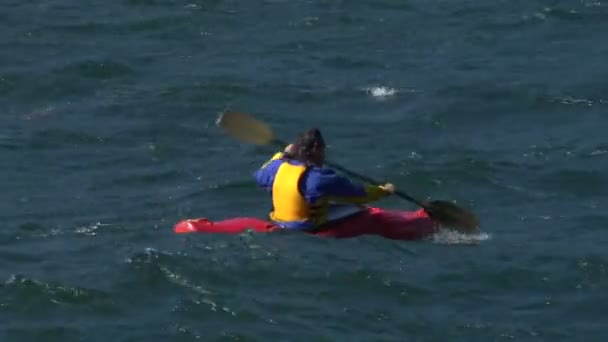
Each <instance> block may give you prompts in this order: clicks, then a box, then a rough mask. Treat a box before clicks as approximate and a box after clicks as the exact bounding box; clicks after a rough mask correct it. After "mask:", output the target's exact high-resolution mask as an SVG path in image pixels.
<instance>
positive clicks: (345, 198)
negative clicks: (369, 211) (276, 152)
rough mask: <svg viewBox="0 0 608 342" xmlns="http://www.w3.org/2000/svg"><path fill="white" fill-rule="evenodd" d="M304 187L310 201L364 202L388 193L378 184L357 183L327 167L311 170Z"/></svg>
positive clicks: (305, 194)
mask: <svg viewBox="0 0 608 342" xmlns="http://www.w3.org/2000/svg"><path fill="white" fill-rule="evenodd" d="M304 187H305V189H304V197H306V199H307V200H308V201H309V203H315V202H317V201H318V200H320V199H327V200H330V201H335V202H345V203H356V204H364V203H368V202H372V201H375V200H378V199H380V198H382V197H385V196H386V195H387V193H386V192H385V191H384V190H383V189H382V188H380V187H378V186H373V185H369V186H364V185H361V184H355V183H353V182H352V181H351V180H350V179H348V178H346V177H343V176H340V175H338V174H336V173H335V172H334V171H332V170H329V169H325V168H313V169H311V170H309V173H308V176H307V179H306V183H305V186H304Z"/></svg>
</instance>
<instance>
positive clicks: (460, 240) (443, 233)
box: [432, 229, 491, 245]
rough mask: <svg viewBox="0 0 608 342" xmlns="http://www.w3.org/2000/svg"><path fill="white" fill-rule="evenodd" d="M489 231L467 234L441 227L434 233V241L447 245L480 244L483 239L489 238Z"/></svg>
mask: <svg viewBox="0 0 608 342" xmlns="http://www.w3.org/2000/svg"><path fill="white" fill-rule="evenodd" d="M490 238H491V235H489V234H488V233H477V234H465V233H460V232H457V231H453V230H448V229H441V230H440V231H439V232H437V233H436V234H434V235H433V237H432V241H433V243H437V244H445V245H478V244H479V243H481V241H485V240H489V239H490Z"/></svg>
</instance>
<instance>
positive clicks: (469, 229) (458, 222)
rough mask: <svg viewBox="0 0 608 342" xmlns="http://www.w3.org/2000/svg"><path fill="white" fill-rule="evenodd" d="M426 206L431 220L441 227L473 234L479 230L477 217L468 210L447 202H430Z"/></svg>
mask: <svg viewBox="0 0 608 342" xmlns="http://www.w3.org/2000/svg"><path fill="white" fill-rule="evenodd" d="M426 206H427V208H428V210H427V212H428V213H429V215H430V216H431V218H433V219H435V220H437V222H439V223H440V224H441V225H442V226H445V227H448V228H454V229H457V230H459V231H462V232H465V233H474V232H477V231H478V230H479V220H478V219H477V216H475V214H473V212H472V211H470V210H468V209H465V208H462V207H459V206H457V205H456V204H454V203H452V202H448V201H430V202H428V203H427V205H426Z"/></svg>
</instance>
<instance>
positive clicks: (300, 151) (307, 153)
mask: <svg viewBox="0 0 608 342" xmlns="http://www.w3.org/2000/svg"><path fill="white" fill-rule="evenodd" d="M323 149H325V140H324V139H323V135H322V134H321V131H320V130H319V129H317V128H311V129H309V130H307V131H306V132H304V133H302V134H300V135H299V136H298V138H297V139H296V141H295V142H294V143H293V153H290V154H289V157H290V158H292V159H295V160H298V161H301V162H302V163H310V162H314V160H313V158H314V157H315V156H316V155H318V152H320V151H322V150H323Z"/></svg>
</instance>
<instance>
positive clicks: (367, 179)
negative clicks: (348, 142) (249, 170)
mask: <svg viewBox="0 0 608 342" xmlns="http://www.w3.org/2000/svg"><path fill="white" fill-rule="evenodd" d="M272 143H273V144H274V145H277V146H281V147H284V146H287V143H285V142H284V141H281V140H277V139H274V140H273V141H272ZM325 164H327V165H328V166H330V167H332V168H334V169H336V170H338V171H341V172H343V173H345V174H347V175H349V176H351V177H354V178H359V179H360V180H362V181H364V182H367V183H370V184H378V185H379V184H382V182H378V181H376V180H374V179H372V178H370V177H367V176H364V175H361V174H358V173H356V172H353V171H350V170H348V169H346V168H344V167H342V166H340V165H338V164H335V163H332V162H329V161H325ZM395 195H397V196H398V197H401V198H403V199H405V200H408V201H410V202H412V203H415V204H417V205H419V206H420V207H422V208H424V209H426V210H429V208H428V207H427V206H426V205H424V204H423V203H422V202H420V201H418V200H417V199H415V198H413V197H412V196H410V195H408V194H406V193H404V192H401V191H398V190H395Z"/></svg>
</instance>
